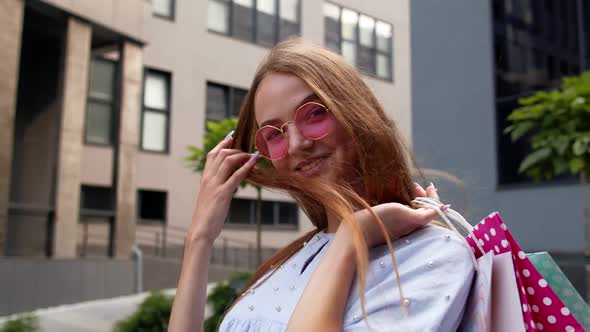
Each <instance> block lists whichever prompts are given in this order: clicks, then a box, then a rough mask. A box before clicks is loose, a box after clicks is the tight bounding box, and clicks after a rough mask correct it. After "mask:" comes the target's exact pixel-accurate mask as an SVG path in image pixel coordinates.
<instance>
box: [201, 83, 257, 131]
mask: <svg viewBox="0 0 590 332" xmlns="http://www.w3.org/2000/svg"><path fill="white" fill-rule="evenodd" d="M209 86H215V87H218V88H221V89H223V93H224V96H223V99H224V100H223V102H224V108H225V109H224V111H225V117H224V119H227V118H229V117H232V116H233V115H232V114H231V112H232V110H233V108H234V107H236V106H237V107H238V113H239V107H240V106H241V105H234V96H235V93H236V91H237V90H242V91H244V92H246V94H247V93H248V89H243V88H240V87H236V86H231V85H226V84H222V83H217V82H214V81H207V82H206V84H205V89H206V90H207V89H208V88H209ZM208 105H209V95H208V94H207V92H205V122H204V126H205V130H207V121H210V120H209V118H208V117H207V115H208V114H207V106H208ZM235 116H238V115H235ZM211 121H215V120H211Z"/></svg>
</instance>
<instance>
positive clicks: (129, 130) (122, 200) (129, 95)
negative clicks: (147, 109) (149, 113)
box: [114, 41, 143, 258]
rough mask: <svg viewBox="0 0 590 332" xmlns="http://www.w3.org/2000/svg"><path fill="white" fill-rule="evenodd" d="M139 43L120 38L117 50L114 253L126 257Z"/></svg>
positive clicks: (133, 206)
mask: <svg viewBox="0 0 590 332" xmlns="http://www.w3.org/2000/svg"><path fill="white" fill-rule="evenodd" d="M142 52H143V51H142V48H141V46H140V45H137V44H135V43H131V42H128V41H126V42H124V43H123V46H122V52H121V76H120V77H121V110H120V112H119V133H118V137H119V140H118V148H117V152H118V154H117V161H116V167H117V169H116V176H115V179H116V181H114V183H116V190H117V194H116V196H117V209H116V210H117V214H116V220H115V257H117V258H128V257H129V254H130V252H131V247H132V246H133V243H134V242H135V223H136V219H137V212H136V211H137V185H136V175H137V167H136V163H137V151H138V141H139V123H140V121H139V120H140V114H141V95H142V86H143V84H142V83H143V82H142V77H143V53H142Z"/></svg>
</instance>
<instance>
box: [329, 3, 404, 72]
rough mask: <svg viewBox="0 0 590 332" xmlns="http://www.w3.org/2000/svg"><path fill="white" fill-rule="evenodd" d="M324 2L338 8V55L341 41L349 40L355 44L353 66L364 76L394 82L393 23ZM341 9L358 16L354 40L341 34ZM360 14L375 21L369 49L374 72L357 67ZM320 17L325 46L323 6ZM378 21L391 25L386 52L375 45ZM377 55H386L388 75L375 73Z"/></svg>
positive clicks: (340, 51)
mask: <svg viewBox="0 0 590 332" xmlns="http://www.w3.org/2000/svg"><path fill="white" fill-rule="evenodd" d="M324 3H327V4H329V5H332V6H335V7H338V9H339V15H338V26H339V31H338V45H339V46H338V48H339V51H338V52H337V53H338V54H340V55H343V54H342V42H343V41H346V42H349V43H350V42H353V43H354V45H355V63H354V64H353V65H354V66H355V68H357V69H358V70H359V71H360V72H361V73H362V74H363V75H366V76H369V77H372V78H375V79H378V80H382V81H386V82H389V83H393V82H395V80H394V70H393V64H394V59H393V55H394V54H393V42H394V39H393V37H394V31H395V29H394V26H393V24H391V23H389V22H387V21H385V20H382V19H379V18H377V17H375V16H372V15H369V14H366V13H364V12H362V11H358V10H356V9H352V8H350V7H344V6H342V5H340V4H337V3H334V2H331V1H325V2H324ZM343 9H346V10H349V11H352V12H354V13H356V14H357V16H358V20H357V23H356V26H355V40H354V41H353V40H350V39H346V38H344V37H343V34H342V12H343ZM361 16H365V17H368V18H371V19H373V21H374V22H375V23H374V24H375V25H374V27H373V33H372V38H373V47H372V48H371V49H370V50H371V53H372V56H373V60H374V65H375V72H374V73H371V72H369V71H366V70H364V69H361V68H360V67H359V64H358V59H359V50H360V48H361V42H360V24H359V22H360V18H361ZM322 17H323V18H324V21H323V24H324V46H327V43H326V39H327V38H326V30H325V27H326V21H325V19H326V15H325V13H324V12H323V8H322ZM379 22H381V23H384V24H388V25H389V26H390V27H391V37H390V43H389V46H388V50H387V53H386V52H384V51H381V50H379V48H378V47H377V23H379ZM362 47H365V46H362ZM365 48H366V47H365ZM330 50H332V51H333V52H336V50H334V49H332V48H330ZM378 55H388V57H387V61H388V65H389V73H388V76H387V77H382V76H379V75H378V74H377V57H378Z"/></svg>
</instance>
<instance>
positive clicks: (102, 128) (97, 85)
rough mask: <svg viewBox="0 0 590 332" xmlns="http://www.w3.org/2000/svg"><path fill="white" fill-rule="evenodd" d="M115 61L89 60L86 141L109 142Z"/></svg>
mask: <svg viewBox="0 0 590 332" xmlns="http://www.w3.org/2000/svg"><path fill="white" fill-rule="evenodd" d="M116 73H117V63H116V62H115V61H112V60H107V59H102V58H92V59H91V61H90V76H89V83H88V100H87V104H86V133H85V136H86V143H93V144H111V143H112V141H113V125H112V123H113V117H114V114H115V112H114V104H115V80H116Z"/></svg>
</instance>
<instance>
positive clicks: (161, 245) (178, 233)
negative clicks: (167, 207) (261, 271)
mask: <svg viewBox="0 0 590 332" xmlns="http://www.w3.org/2000/svg"><path fill="white" fill-rule="evenodd" d="M186 233H187V229H186V228H183V227H179V226H174V225H168V224H165V223H161V222H153V223H150V222H139V223H138V224H137V227H136V232H135V234H136V243H137V244H139V245H140V246H141V247H142V248H143V250H144V254H145V255H147V256H152V257H160V258H170V259H182V255H183V253H184V240H185V238H186ZM275 251H276V249H275V248H263V257H269V256H270V255H272V254H273V253H274V252H275ZM256 260H257V258H256V244H255V243H254V242H253V241H248V240H243V239H236V238H232V237H228V236H221V237H219V238H218V240H217V241H216V242H215V245H214V247H213V251H212V253H211V263H212V264H218V265H223V266H227V267H232V268H243V269H248V270H251V269H254V268H255V267H256V266H257V263H258V262H257V261H256Z"/></svg>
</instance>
